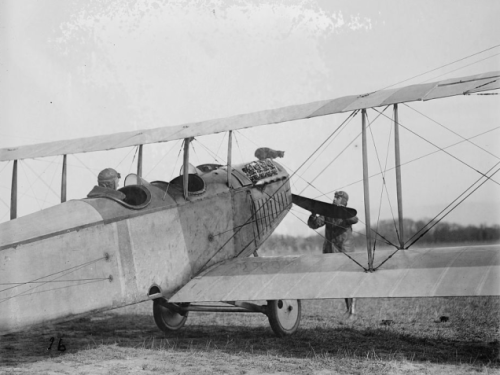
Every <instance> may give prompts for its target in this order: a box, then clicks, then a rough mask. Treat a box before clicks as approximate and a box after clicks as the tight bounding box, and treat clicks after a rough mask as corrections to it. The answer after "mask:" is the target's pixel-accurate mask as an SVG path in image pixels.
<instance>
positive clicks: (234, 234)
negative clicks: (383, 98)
mask: <svg viewBox="0 0 500 375" xmlns="http://www.w3.org/2000/svg"><path fill="white" fill-rule="evenodd" d="M353 113H357V111H356V112H353ZM353 113H351V115H349V117H348V118H350V117H351V116H353ZM346 121H347V120H346ZM340 126H342V124H341V125H340ZM340 126H339V127H337V129H335V130H334V131H333V132H332V134H330V136H328V138H327V139H325V140H324V141H323V142H322V143H321V145H319V146H318V147H317V148H316V150H315V151H314V152H313V153H312V154H311V155H310V156H309V157H308V158H307V159H306V160H305V161H304V162H303V163H302V164H301V165H300V166H299V168H297V170H295V172H293V173H292V174H291V175H289V176H288V177H287V178H286V180H285V181H284V182H283V184H282V185H281V186H280V187H279V188H278V189H276V191H275V192H274V193H273V195H272V196H274V195H276V194H277V193H278V191H280V190H281V189H282V188H283V186H285V185H286V183H287V182H288V181H290V179H291V178H292V177H293V176H294V175H295V174H296V173H297V172H298V171H299V170H300V169H301V168H302V167H303V166H304V165H305V164H306V163H307V162H308V161H309V160H310V159H311V158H312V157H313V155H314V154H315V153H316V152H318V150H319V149H320V148H321V147H323V145H324V144H325V143H326V142H328V140H329V139H330V138H331V137H332V136H333V135H334V134H335V133H336V132H337V131H338V130H339V129H340ZM268 200H269V199H268ZM262 207H264V206H262ZM262 207H260V208H259V209H258V210H256V212H255V214H256V213H257V212H258V211H259V210H261V209H262ZM251 219H252V217H250V218H248V219H247V221H246V222H245V223H247V222H249V221H250V220H251ZM240 230H241V228H239V229H238V230H236V231H235V232H234V233H233V235H232V236H231V237H230V238H229V239H228V240H227V241H226V242H224V243H223V244H222V246H220V247H219V249H218V250H217V251H216V252H215V253H214V254H213V255H212V256H211V257H210V258H209V259H208V260H207V261H206V262H205V264H203V265H202V266H201V268H203V267H205V266H206V265H207V264H208V263H209V262H210V261H211V260H212V259H213V258H214V257H215V256H216V255H217V254H218V253H219V251H221V250H222V249H223V248H224V247H225V246H226V245H227V244H228V243H229V241H231V239H233V238H234V236H236V234H238V233H239V231H240Z"/></svg>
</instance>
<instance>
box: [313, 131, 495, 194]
mask: <svg viewBox="0 0 500 375" xmlns="http://www.w3.org/2000/svg"><path fill="white" fill-rule="evenodd" d="M498 129H500V126H497V127H495V128H492V129H490V130H486V131H484V132H482V133H479V134H476V135H474V136H472V137H470V138H467V139H474V138H477V137H480V136H482V135H485V134H487V133H490V132H492V131H495V130H498ZM464 142H465V141H459V142H456V143H453V144H451V145H448V146H446V147H443V149H444V150H446V149H448V148H451V147H455V146H457V145H459V144H462V143H464ZM440 151H441V150H436V151H432V152H429V153H427V154H424V155H422V156H419V157H418V158H415V159H412V160H409V161H407V162H405V163H402V164H401V165H400V166H401V167H402V166H404V165H407V164H410V163H413V162H415V161H418V160H420V159H423V158H426V157H428V156H431V155H434V154H436V153H438V152H440ZM395 168H396V167H392V168H389V169H388V170H387V171H391V170H393V169H395ZM379 174H381V173H380V172H379V173H375V174H373V175H371V176H370V178H373V177H376V176H378V175H379ZM362 181H363V179H360V180H357V181H353V182H351V183H349V184H347V185H344V186H341V187H338V188H336V189H335V190H331V191H329V192H328V193H326V194H330V193H333V192H334V191H337V190H343V189H345V188H346V187H349V186H352V185H355V184H359V183H360V182H362ZM319 197H321V196H317V197H316V198H313V199H317V198H319Z"/></svg>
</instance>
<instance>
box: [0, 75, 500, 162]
mask: <svg viewBox="0 0 500 375" xmlns="http://www.w3.org/2000/svg"><path fill="white" fill-rule="evenodd" d="M499 88H500V71H495V72H489V73H483V74H477V75H473V76H467V77H461V78H454V79H448V80H444V81H438V82H432V83H424V84H418V85H412V86H406V87H403V88H398V89H391V90H381V91H376V92H373V93H369V94H365V95H351V96H344V97H340V98H337V99H331V100H322V101H317V102H312V103H306V104H298V105H293V106H289V107H282V108H277V109H271V110H266V111H259V112H253V113H247V114H242V115H238V116H232V117H226V118H222V119H216V120H209V121H201V122H194V123H189V124H184V125H178V126H163V127H159V128H155V129H148V130H138V131H131V132H123V133H116V134H111V135H103V136H96V137H87V138H79V139H74V140H66V141H56V142H47V143H40V144H36V145H28V146H19V147H12V148H3V149H0V161H7V160H22V159H29V158H37V157H44V156H54V155H67V154H78V153H81V152H93V151H103V150H113V149H117V148H123V147H129V146H136V145H143V144H149V143H157V142H167V141H172V140H176V139H184V138H189V137H196V136H200V135H207V134H214V133H220V132H224V131H229V130H238V129H244V128H249V127H254V126H261V125H268V124H277V123H280V122H286V121H293V120H300V119H306V118H311V117H316V116H324V115H330V114H334V113H340V112H349V111H353V110H356V109H362V108H372V107H379V106H385V105H390V104H395V103H403V102H411V101H416V100H430V99H438V98H444V97H448V96H455V95H466V94H470V93H475V92H480V91H489V90H496V89H499Z"/></svg>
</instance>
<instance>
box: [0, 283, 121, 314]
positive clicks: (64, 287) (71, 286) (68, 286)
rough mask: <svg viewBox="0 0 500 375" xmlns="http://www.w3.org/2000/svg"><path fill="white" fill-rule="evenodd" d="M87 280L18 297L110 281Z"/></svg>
mask: <svg viewBox="0 0 500 375" xmlns="http://www.w3.org/2000/svg"><path fill="white" fill-rule="evenodd" d="M88 280H93V281H87V282H85V283H80V284H73V285H67V286H62V287H59V288H52V289H45V290H39V291H36V292H31V293H23V294H22V295H20V297H26V296H30V295H33V294H42V293H47V292H53V291H54V290H61V289H68V288H74V287H77V286H82V285H87V284H94V283H98V282H100V281H106V280H107V281H109V280H110V279H109V277H102V278H96V279H88ZM63 281H64V280H63ZM0 303H1V301H0ZM120 307H121V306H120Z"/></svg>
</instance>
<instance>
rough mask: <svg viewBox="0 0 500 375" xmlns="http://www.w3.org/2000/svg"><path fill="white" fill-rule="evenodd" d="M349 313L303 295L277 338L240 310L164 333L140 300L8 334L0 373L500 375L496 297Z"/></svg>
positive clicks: (362, 306)
mask: <svg viewBox="0 0 500 375" xmlns="http://www.w3.org/2000/svg"><path fill="white" fill-rule="evenodd" d="M343 309H344V307H343V301H340V300H322V301H302V322H301V326H300V328H299V331H298V332H297V333H296V334H295V335H293V336H291V337H288V338H285V339H278V338H276V337H275V336H274V334H273V333H272V331H271V329H270V327H269V324H268V322H267V317H266V316H264V315H262V314H234V313H218V314H215V313H191V315H190V316H189V318H188V321H187V323H186V326H185V327H184V328H183V329H182V330H181V331H179V332H177V333H172V334H168V335H164V334H163V333H162V332H160V331H159V330H158V329H157V328H156V326H155V324H154V322H153V319H152V313H151V310H152V308H151V303H143V304H139V305H135V306H130V307H127V308H123V309H119V310H114V311H112V312H108V313H103V314H98V315H94V316H91V317H87V318H83V319H79V320H73V321H69V322H65V323H60V324H57V325H49V326H45V327H41V328H38V329H34V330H31V331H27V332H22V333H16V334H10V335H6V336H2V337H0V340H1V344H0V358H1V360H0V373H1V374H171V373H180V374H205V373H206V374H210V373H216V374H218V373H227V374H269V373H293V374H463V373H488V374H493V373H500V359H499V354H498V353H499V325H500V316H499V314H500V298H491V297H482V298H472V297H468V298H433V299H410V298H403V299H359V300H358V301H357V315H356V318H354V319H346V318H345V317H344V315H343ZM443 315H446V316H448V317H449V321H448V322H440V320H439V317H440V316H443ZM384 320H385V321H390V322H389V323H391V324H388V325H384V324H382V321H384ZM51 337H54V339H55V340H54V343H53V345H52V348H51V350H47V347H48V346H49V344H50V341H49V340H50V338H51ZM61 337H62V342H61V344H62V345H65V347H66V351H64V352H61V351H58V350H57V343H58V340H59V338H61Z"/></svg>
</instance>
